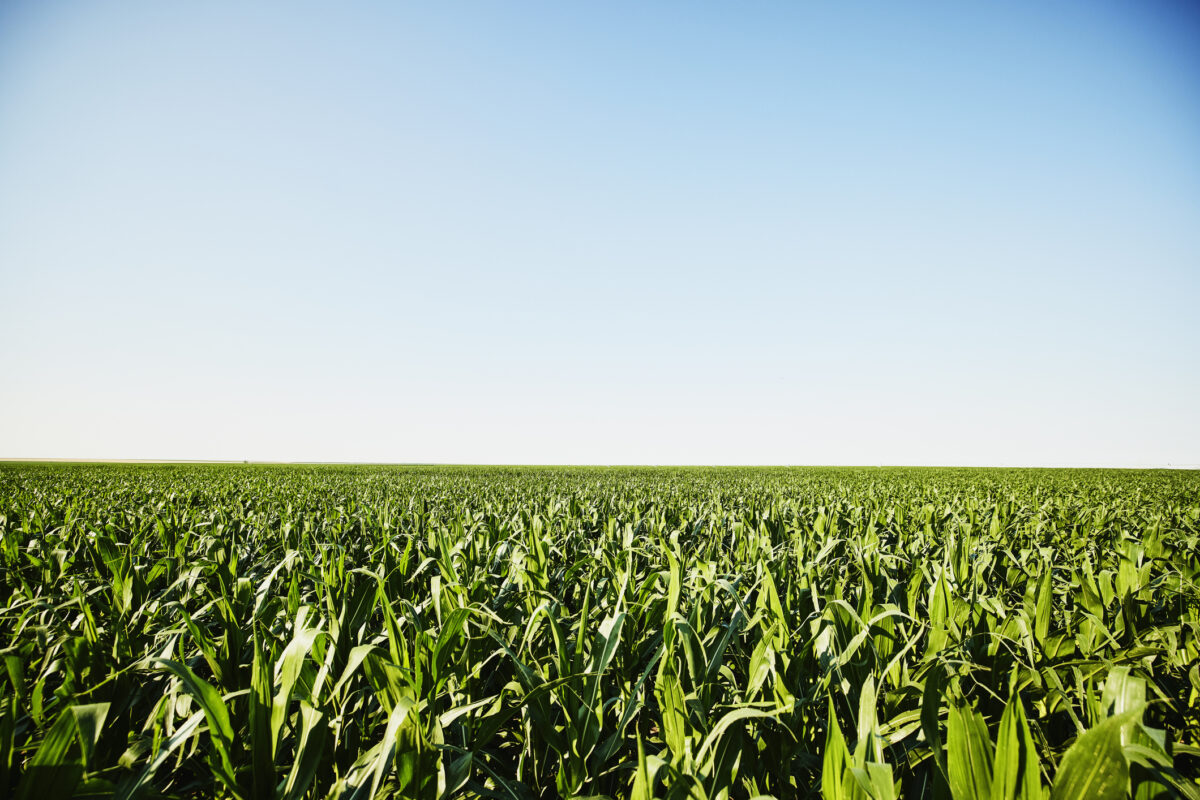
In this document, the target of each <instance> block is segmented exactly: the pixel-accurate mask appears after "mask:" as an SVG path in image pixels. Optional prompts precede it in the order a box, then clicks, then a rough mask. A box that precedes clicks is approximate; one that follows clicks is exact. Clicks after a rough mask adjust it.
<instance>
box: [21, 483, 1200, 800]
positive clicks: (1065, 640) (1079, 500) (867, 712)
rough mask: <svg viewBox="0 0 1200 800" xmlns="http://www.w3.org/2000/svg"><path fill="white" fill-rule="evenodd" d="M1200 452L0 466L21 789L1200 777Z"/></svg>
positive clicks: (413, 792)
mask: <svg viewBox="0 0 1200 800" xmlns="http://www.w3.org/2000/svg"><path fill="white" fill-rule="evenodd" d="M1198 773H1200V476H1197V475H1195V474H1193V473H1172V472H1117V471H1069V470H1065V471H1045V470H949V469H947V470H934V469H911V470H900V469H632V468H577V469H567V468H500V467H496V468H468V467H437V468H424V467H266V466H262V467H252V466H242V465H228V466H96V465H92V466H78V465H54V466H46V465H6V466H0V797H17V798H31V799H32V800H51V799H52V798H69V797H95V798H101V797H111V798H120V799H121V800H135V799H137V798H147V799H148V798H155V797H167V798H191V797H223V798H238V799H239V800H301V798H354V799H355V800H361V799H365V798H420V799H424V798H429V799H431V800H433V799H436V800H441V798H452V797H481V798H482V797H486V798H509V799H510V800H530V799H531V798H551V797H577V798H584V797H609V798H622V797H634V798H639V799H640V800H649V798H671V799H672V800H684V798H696V799H697V800H701V799H704V800H708V799H711V800H722V799H723V798H746V799H747V800H749V798H766V797H777V798H816V797H825V798H831V799H834V798H856V799H857V798H862V799H863V800H868V799H869V800H888V798H896V797H931V798H955V799H956V800H962V799H963V798H971V799H974V800H1042V799H1043V798H1052V799H1053V800H1063V799H1066V798H1072V799H1073V798H1079V799H1080V800H1083V799H1084V798H1108V797H1128V796H1133V797H1136V798H1139V800H1141V799H1142V798H1146V799H1147V800H1149V799H1150V798H1168V797H1190V798H1197V797H1200V784H1198V783H1197V774H1198Z"/></svg>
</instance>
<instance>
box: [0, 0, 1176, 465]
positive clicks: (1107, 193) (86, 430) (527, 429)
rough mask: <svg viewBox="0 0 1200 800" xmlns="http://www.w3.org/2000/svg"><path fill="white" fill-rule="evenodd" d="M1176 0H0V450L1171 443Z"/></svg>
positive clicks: (1086, 454) (512, 455) (353, 452)
mask: <svg viewBox="0 0 1200 800" xmlns="http://www.w3.org/2000/svg"><path fill="white" fill-rule="evenodd" d="M1198 20H1200V12H1198V11H1197V7H1196V6H1195V5H1194V4H1189V3H1187V2H1180V3H1172V2H1156V1H1154V0H1151V1H1150V2H1013V3H999V2H997V3H949V2H945V3H941V2H939V3H915V4H909V3H905V4H895V3H873V4H860V3H782V2H761V3H749V4H747V3H738V4H734V3H726V4H718V3H682V2H671V3H633V2H613V3H590V4H584V3H549V2H539V3H508V2H486V3H485V2H465V3H455V4H431V3H425V4H417V3H412V4H405V3H395V4H393V3H382V2H378V3H367V2H360V3H347V4H317V3H233V2H214V3H150V2H122V3H116V2H96V3H68V2H38V3H33V2H24V3H23V2H7V3H4V4H3V5H0V298H2V299H3V314H2V315H0V376H2V377H0V457H78V458H196V459H237V460H241V459H252V460H258V459H261V460H313V461H392V462H414V461H417V462H459V463H462V462H475V463H579V464H583V463H622V464H636V463H673V464H687V463H700V464H963V465H977V464H978V465H988V464H992V465H1087V466H1092V465H1128V466H1146V465H1165V464H1175V465H1181V464H1192V465H1195V464H1200V414H1198V412H1197V409H1200V313H1197V309H1198V308H1200V21H1198Z"/></svg>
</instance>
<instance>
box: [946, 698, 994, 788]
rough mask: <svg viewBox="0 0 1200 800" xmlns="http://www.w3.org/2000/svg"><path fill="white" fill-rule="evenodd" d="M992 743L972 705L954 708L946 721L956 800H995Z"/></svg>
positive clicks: (951, 780) (951, 785)
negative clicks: (992, 797) (993, 797)
mask: <svg viewBox="0 0 1200 800" xmlns="http://www.w3.org/2000/svg"><path fill="white" fill-rule="evenodd" d="M993 760H994V756H993V753H992V741H991V739H989V738H988V731H987V723H985V722H984V720H983V717H982V716H981V715H980V714H979V712H977V711H976V710H975V709H974V708H972V707H971V706H969V705H966V704H962V705H953V706H951V707H950V716H949V717H948V718H947V720H946V768H947V772H948V773H949V775H948V777H949V779H950V793H951V794H952V795H953V797H954V800H991V796H992V763H993Z"/></svg>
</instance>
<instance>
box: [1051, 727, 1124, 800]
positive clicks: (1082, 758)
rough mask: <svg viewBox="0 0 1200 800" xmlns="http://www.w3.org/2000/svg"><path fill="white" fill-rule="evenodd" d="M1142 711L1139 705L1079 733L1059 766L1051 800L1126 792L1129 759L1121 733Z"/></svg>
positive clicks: (1118, 797)
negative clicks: (1125, 752)
mask: <svg viewBox="0 0 1200 800" xmlns="http://www.w3.org/2000/svg"><path fill="white" fill-rule="evenodd" d="M1141 713H1142V708H1141V707H1138V708H1135V709H1133V710H1131V711H1126V712H1125V713H1123V714H1118V715H1117V716H1114V717H1109V718H1108V719H1106V720H1104V721H1103V722H1101V723H1100V724H1099V725H1097V726H1095V727H1094V728H1092V729H1091V730H1088V731H1085V732H1084V733H1082V734H1081V735H1080V736H1079V738H1078V739H1076V740H1075V743H1074V744H1072V745H1071V746H1070V747H1069V748H1068V749H1067V752H1066V754H1065V755H1064V756H1063V758H1062V762H1061V763H1060V764H1059V766H1058V772H1057V773H1056V774H1055V776H1054V786H1053V788H1052V790H1051V793H1050V798H1051V800H1123V798H1125V797H1126V796H1127V795H1128V793H1129V763H1128V762H1127V761H1126V760H1125V754H1124V753H1123V752H1122V749H1121V740H1122V735H1123V732H1124V730H1125V729H1126V728H1127V727H1128V726H1130V725H1132V724H1134V723H1136V722H1137V720H1138V718H1140V716H1141Z"/></svg>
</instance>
